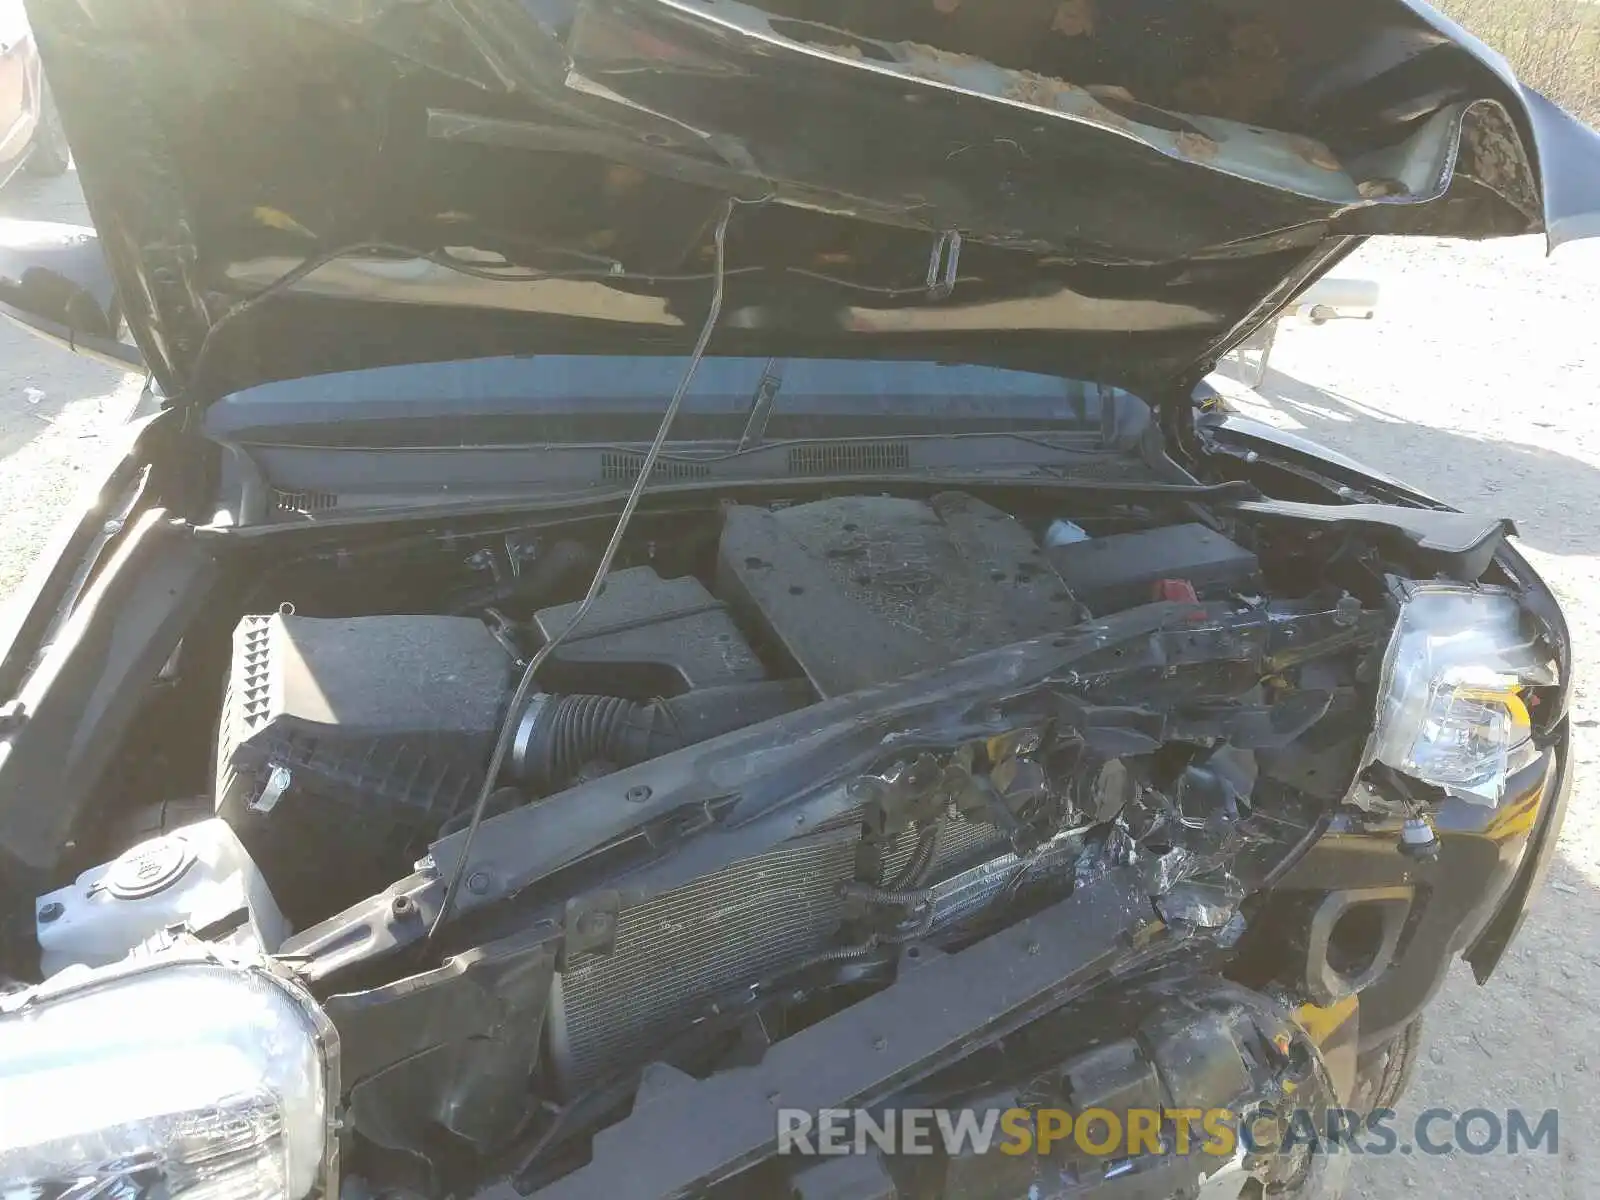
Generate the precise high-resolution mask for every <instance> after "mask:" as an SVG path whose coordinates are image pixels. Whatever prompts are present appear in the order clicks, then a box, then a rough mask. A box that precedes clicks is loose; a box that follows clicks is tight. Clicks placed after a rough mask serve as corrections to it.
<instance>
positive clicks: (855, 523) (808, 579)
mask: <svg viewBox="0 0 1600 1200" xmlns="http://www.w3.org/2000/svg"><path fill="white" fill-rule="evenodd" d="M719 554H720V556H719V560H718V590H719V592H720V593H721V594H722V595H723V596H724V597H726V598H727V599H729V601H730V602H732V603H734V604H736V605H739V606H741V607H742V608H743V609H745V610H746V612H747V613H748V614H749V615H750V616H751V617H753V618H754V619H756V620H759V621H760V622H761V623H762V624H763V625H765V626H766V627H767V628H768V629H769V630H770V631H771V632H772V635H773V637H774V639H775V640H776V641H777V642H778V643H779V644H780V645H781V646H782V647H783V649H784V650H785V651H786V652H787V653H788V654H789V655H790V657H792V658H793V659H794V661H795V663H796V664H797V665H798V666H799V668H800V669H801V671H802V672H804V674H805V675H806V677H807V678H808V679H810V681H811V683H812V684H813V686H815V687H816V688H817V690H818V692H819V693H821V694H822V695H823V696H837V695H840V694H842V693H845V692H852V691H856V690H857V689H859V688H863V687H867V686H869V685H871V684H874V683H878V682H882V681H884V680H888V679H894V678H897V677H899V676H902V675H907V674H910V673H912V672H914V671H919V670H924V669H926V668H928V667H932V666H937V665H940V664H942V663H947V662H950V661H951V660H952V659H957V658H963V657H965V656H966V655H969V654H974V653H976V652H978V651H980V650H988V649H992V648H994V647H996V646H1003V645H1006V644H1007V643H1009V642H1015V641H1021V640H1023V639H1025V638H1030V637H1039V636H1043V635H1045V634H1048V633H1050V632H1052V631H1054V630H1058V629H1061V628H1063V627H1065V626H1068V625H1072V624H1074V623H1076V622H1077V621H1079V620H1081V619H1083V615H1084V614H1083V612H1082V610H1081V607H1080V606H1079V604H1078V603H1077V601H1076V600H1075V599H1074V598H1073V595H1072V593H1071V592H1070V591H1069V590H1068V589H1067V587H1066V585H1065V584H1063V583H1062V581H1061V579H1060V577H1059V576H1058V575H1056V573H1055V572H1054V571H1053V570H1052V569H1051V567H1050V565H1049V564H1048V562H1046V561H1045V558H1044V556H1043V554H1042V553H1041V551H1040V548H1039V546H1038V544H1037V543H1036V542H1035V541H1034V539H1033V538H1032V536H1030V535H1029V533H1028V531H1027V530H1026V529H1025V528H1023V526H1022V525H1021V524H1020V523H1019V522H1018V521H1017V520H1016V519H1015V518H1014V517H1012V516H1010V515H1009V514H1007V513H1004V512H1001V511H1000V510H999V509H997V508H994V507H993V506H991V505H989V504H985V503H984V502H983V501H981V500H977V499H974V498H973V497H971V496H968V495H966V494H965V493H961V492H946V493H941V494H940V495H937V496H934V497H933V498H932V499H931V500H929V501H921V500H905V499H898V498H894V497H887V496H844V497H839V498H837V499H832V500H820V501H817V502H815V503H812V504H802V505H796V506H795V507H793V508H785V509H781V510H778V511H776V512H774V511H770V510H767V509H763V508H752V507H748V506H743V505H735V506H732V507H730V508H729V509H728V510H727V517H726V523H725V524H724V527H723V533H722V542H721V547H720V552H719Z"/></svg>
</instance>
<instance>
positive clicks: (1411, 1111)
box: [0, 174, 1600, 1200]
mask: <svg viewBox="0 0 1600 1200" xmlns="http://www.w3.org/2000/svg"><path fill="white" fill-rule="evenodd" d="M0 216H16V217H29V218H35V219H55V220H66V221H87V217H86V215H85V214H84V212H83V208H82V204H81V201H80V199H79V197H78V194H77V190H76V185H75V183H74V181H73V177H72V176H71V175H70V174H69V175H67V176H66V177H65V178H63V179H61V180H57V181H52V182H49V183H44V184H41V183H39V182H37V181H34V180H31V179H26V178H24V179H22V180H19V181H17V182H16V183H14V184H13V185H12V186H11V187H10V188H8V189H7V190H6V191H5V192H4V193H0ZM1340 273H1341V274H1355V275H1362V276H1365V277H1367V278H1372V279H1376V280H1377V281H1378V282H1379V283H1380V285H1381V287H1382V289H1383V290H1382V298H1381V301H1380V304H1379V309H1378V315H1377V318H1376V319H1375V320H1373V321H1370V322H1367V321H1346V322H1338V323H1335V324H1331V325H1328V326H1324V327H1322V328H1315V329H1314V328H1310V327H1305V326H1286V328H1285V330H1284V332H1283V333H1282V335H1281V336H1280V338H1279V344H1278V348H1277V350H1276V352H1275V353H1274V356H1273V360H1272V371H1271V372H1270V374H1269V375H1268V376H1267V378H1266V381H1265V382H1264V383H1263V384H1262V386H1261V387H1260V388H1259V389H1258V390H1257V391H1256V392H1254V393H1251V392H1248V391H1246V390H1245V389H1243V388H1242V387H1238V386H1234V385H1229V384H1228V383H1227V382H1226V381H1224V382H1223V386H1224V388H1225V389H1226V390H1227V391H1228V393H1229V394H1230V396H1232V397H1233V398H1234V403H1236V404H1237V405H1238V407H1239V408H1240V410H1241V411H1244V412H1247V413H1249V414H1250V415H1253V416H1258V417H1261V418H1262V419H1265V420H1269V421H1272V422H1274V423H1276V424H1279V425H1281V426H1284V427H1286V428H1290V429H1294V430H1297V431H1301V432H1303V433H1304V434H1306V435H1307V436H1309V437H1312V438H1314V439H1317V440H1319V441H1322V442H1324V443H1326V444H1327V445H1329V446H1332V447H1335V448H1337V449H1339V450H1342V451H1344V452H1345V453H1347V454H1350V455H1352V456H1354V457H1356V458H1357V459H1360V460H1362V461H1365V462H1367V463H1369V464H1371V465H1372V466H1375V467H1378V468H1380V469H1382V470H1385V471H1388V472H1390V473H1392V474H1394V475H1397V476H1399V477H1401V478H1403V479H1406V480H1407V481H1409V482H1411V483H1413V484H1415V485H1416V486H1419V487H1421V488H1423V489H1424V490H1426V491H1429V492H1431V493H1433V494H1434V495H1436V496H1438V497H1439V498H1441V499H1443V500H1446V501H1449V502H1450V503H1452V504H1455V505H1457V506H1458V507H1461V508H1463V509H1467V510H1470V511H1475V512H1476V511H1481V512H1485V513H1490V514H1494V515H1506V516H1511V517H1514V518H1515V519H1516V521H1517V523H1518V525H1519V527H1520V529H1521V533H1522V545H1523V547H1524V549H1525V550H1526V551H1527V553H1528V556H1529V557H1530V558H1531V559H1532V560H1533V562H1534V563H1535V565H1536V566H1537V567H1538V568H1539V570H1540V571H1542V572H1543V573H1544V575H1545V578H1546V579H1548V580H1549V581H1550V582H1551V584H1552V585H1553V586H1554V587H1555V589H1556V590H1557V591H1558V592H1559V593H1560V594H1561V597H1562V599H1563V600H1564V601H1565V603H1566V607H1567V613H1568V617H1569V619H1570V620H1571V622H1572V626H1573V632H1574V634H1575V636H1576V639H1577V643H1578V661H1579V667H1580V673H1579V677H1578V684H1577V693H1576V714H1577V722H1578V725H1579V726H1580V737H1579V740H1578V748H1577V753H1578V760H1579V768H1578V771H1579V773H1578V787H1577V791H1576V793H1575V794H1574V797H1573V802H1572V807H1571V810H1570V811H1569V813H1568V816H1567V822H1566V831H1565V834H1564V835H1563V837H1562V839H1561V846H1560V858H1559V861H1558V862H1557V863H1556V865H1555V867H1554V869H1553V870H1552V872H1551V876H1550V879H1549V881H1548V882H1547V883H1546V885H1545V888H1544V891H1543V894H1542V895H1541V896H1540V898H1539V904H1538V907H1537V909H1536V911H1535V913H1534V915H1533V916H1532V917H1531V918H1530V919H1529V921H1528V923H1527V925H1526V926H1525V927H1524V929H1523V931H1522V934H1521V936H1520V938H1519V939H1518V941H1517V944H1516V946H1515V947H1514V949H1513V950H1512V951H1511V953H1510V954H1509V956H1508V958H1507V960H1506V961H1505V963H1504V964H1503V965H1502V966H1501V969H1500V972H1499V974H1498V975H1496V977H1495V978H1494V979H1493V980H1492V981H1491V982H1490V984H1489V986H1488V987H1484V988H1479V987H1478V986H1477V985H1476V984H1475V983H1474V982H1473V981H1472V978H1471V975H1470V973H1469V972H1468V971H1467V969H1466V968H1465V967H1464V966H1460V967H1458V968H1457V969H1456V971H1455V973H1454V975H1453V976H1452V977H1451V979H1450V981H1449V983H1448V984H1447V986H1446V987H1445V989H1444V991H1443V993H1442V994H1441V996H1440V997H1439V1000H1438V1001H1437V1003H1436V1005H1435V1007H1434V1009H1433V1012H1432V1015H1431V1017H1430V1029H1429V1037H1428V1041H1427V1049H1426V1050H1425V1052H1424V1056H1423V1059H1422V1062H1421V1065H1420V1069H1419V1071H1418V1075H1417V1079H1416V1081H1415V1083H1414V1085H1413V1087H1412V1089H1411V1093H1410V1095H1409V1097H1408V1098H1407V1100H1406V1102H1405V1106H1404V1108H1403V1110H1402V1113H1401V1119H1402V1126H1404V1123H1405V1122H1406V1121H1408V1120H1409V1119H1410V1118H1413V1117H1415V1115H1416V1114H1418V1113H1420V1112H1422V1111H1424V1110H1426V1109H1430V1108H1441V1109H1449V1110H1451V1111H1452V1112H1456V1113H1460V1112H1464V1111H1466V1110H1468V1109H1473V1108H1486V1109H1490V1110H1492V1111H1494V1112H1497V1113H1500V1114H1502V1115H1503V1114H1504V1113H1505V1112H1506V1111H1507V1110H1508V1109H1511V1108H1521V1109H1524V1110H1530V1111H1532V1112H1533V1113H1540V1112H1543V1110H1545V1109H1548V1108H1556V1109H1558V1110H1559V1111H1560V1144H1559V1150H1558V1151H1557V1153H1555V1154H1546V1153H1543V1152H1540V1153H1537V1154H1531V1155H1527V1154H1525V1155H1521V1156H1510V1155H1507V1154H1505V1153H1504V1152H1503V1151H1501V1152H1496V1153H1492V1154H1488V1155H1483V1156H1474V1155H1467V1154H1463V1153H1461V1152H1460V1151H1457V1152H1456V1153H1454V1154H1451V1155H1449V1156H1446V1157H1432V1156H1425V1155H1423V1154H1421V1153H1417V1154H1413V1155H1410V1156H1404V1155H1399V1154H1396V1155H1393V1156H1387V1157H1381V1158H1379V1157H1371V1156H1368V1157H1365V1158H1363V1159H1362V1160H1361V1161H1359V1162H1358V1163H1356V1165H1355V1171H1354V1179H1355V1185H1354V1187H1353V1193H1354V1194H1355V1195H1359V1196H1363V1197H1368V1198H1370V1200H1391V1198H1393V1200H1399V1198H1401V1197H1409V1196H1411V1195H1412V1194H1414V1193H1416V1192H1418V1191H1420V1192H1421V1194H1423V1195H1447V1196H1452V1197H1455V1198H1456V1200H1479V1198H1482V1200H1491V1198H1492V1200H1508V1198H1511V1197H1529V1198H1532V1197H1538V1198H1539V1200H1552V1198H1556V1197H1560V1198H1561V1200H1583V1198H1587V1197H1596V1196H1600V1144H1597V1142H1596V1139H1595V1134H1596V1131H1597V1130H1600V1036H1597V1035H1600V823H1597V821H1596V809H1597V806H1600V771H1597V770H1596V769H1595V760H1596V758H1597V756H1600V734H1595V733H1591V732H1587V731H1590V730H1593V729H1594V728H1595V727H1596V726H1597V725H1600V678H1597V677H1595V676H1593V675H1590V674H1588V673H1587V672H1589V671H1594V670H1596V669H1597V668H1600V337H1597V335H1596V330H1597V329H1600V247H1593V248H1591V247H1587V246H1581V245H1580V246H1575V247H1569V248H1567V249H1566V250H1563V251H1561V252H1559V253H1558V254H1557V255H1556V256H1555V257H1554V258H1550V259H1547V258H1545V257H1544V254H1543V247H1542V245H1541V244H1540V243H1539V242H1537V241H1535V240H1533V239H1519V240H1516V241H1513V242H1501V243H1493V244H1483V245H1472V244H1463V243H1451V242H1437V241H1432V240H1424V241H1418V242H1398V241H1384V242H1373V243H1370V244H1369V245H1368V246H1366V247H1364V248H1363V250H1362V251H1361V253H1360V254H1359V256H1357V257H1356V258H1354V259H1352V260H1351V261H1350V262H1349V263H1348V264H1347V265H1346V266H1344V267H1342V268H1341V270H1340ZM137 392H138V382H137V381H134V380H126V379H124V378H122V377H120V376H118V375H117V374H115V373H114V372H112V371H109V370H106V369H103V368H101V367H98V366H96V365H95V364H94V363H91V362H88V361H86V360H83V359H77V358H74V357H72V356H70V355H68V354H66V353H63V352H61V351H59V350H57V349H55V348H53V347H50V346H47V345H45V344H44V343H42V342H39V341H37V340H35V339H32V338H30V337H29V336H27V335H26V334H24V333H22V332H20V331H19V330H16V329H15V328H13V327H10V326H9V325H6V326H4V327H0V463H3V466H0V511H3V512H5V513H6V519H5V521H4V528H3V532H0V596H3V595H4V594H5V593H6V592H7V591H9V590H10V588H11V587H12V586H14V584H15V582H16V580H17V579H18V578H19V577H20V575H21V574H22V572H23V570H25V569H26V566H27V563H28V561H29V560H30V559H31V556H32V554H33V553H34V551H35V548H36V547H37V545H38V543H39V540H40V537H41V535H42V534H43V533H44V532H45V531H46V530H48V529H49V528H51V527H52V526H53V524H54V523H55V521H56V520H57V519H58V518H59V517H60V515H61V513H62V511H63V509H64V508H65V506H66V505H67V503H68V502H69V500H70V499H71V498H72V497H73V496H74V495H75V494H76V492H77V490H78V487H79V483H78V480H79V478H80V477H81V475H82V473H83V471H84V468H85V464H87V463H89V462H90V461H92V459H93V458H94V456H95V455H96V454H97V453H104V450H105V436H104V435H105V432H106V431H107V430H108V429H110V428H112V427H114V426H115V424H116V423H117V422H119V421H121V420H122V419H123V418H124V416H125V415H126V414H127V412H128V411H129V409H130V408H131V406H132V404H133V403H134V401H135V399H136V397H137Z"/></svg>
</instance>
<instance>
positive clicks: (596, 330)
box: [29, 0, 1600, 403]
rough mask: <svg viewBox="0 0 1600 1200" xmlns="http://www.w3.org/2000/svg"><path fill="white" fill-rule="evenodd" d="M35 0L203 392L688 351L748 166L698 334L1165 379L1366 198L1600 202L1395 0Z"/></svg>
mask: <svg viewBox="0 0 1600 1200" xmlns="http://www.w3.org/2000/svg"><path fill="white" fill-rule="evenodd" d="M29 11H30V14H31V16H32V18H33V22H34V26H35V28H36V30H37V32H38V35H39V39H40V42H41V45H42V50H43V53H44V56H45V59H46V66H47V69H48V70H49V71H50V73H51V79H52V84H53V87H54V90H55V92H56V94H57V96H58V101H59V104H60V107H61V109H62V112H63V117H64V120H65V122H66V125H67V129H68V133H69V135H70V138H71V141H72V144H73V148H74V151H75V153H76V156H77V159H78V163H79V171H80V175H81V177H82V183H83V188H84V193H85V196H86V198H87V200H88V203H89V206H90V210H91V212H92V214H93V216H94V219H95V222H96V225H97V226H98V228H99V230H100V232H101V236H102V239H103V242H104V244H105V245H106V248H107V253H108V255H109V257H110V258H111V261H112V265H113V268H114V270H115V272H116V274H117V278H118V281H119V289H120V292H121V294H122V298H123V303H124V308H125V311H126V313H127V316H128V320H129V324H130V327H131V328H132V330H133V332H134V335H135V337H136V338H137V340H138V341H139V344H140V347H141V349H142V350H143V352H144V354H145V357H146V360H147V361H148V362H149V363H150V364H151V365H152V368H153V370H154V371H155V373H156V375H157V376H158V378H159V379H160V381H161V383H162V384H163V386H164V387H165V388H166V390H167V391H168V392H169V394H172V395H175V396H182V397H184V398H185V399H187V400H190V401H192V402H196V403H204V402H205V401H207V400H209V399H212V398H214V397H216V396H217V395H220V394H223V393H225V392H227V391H230V390H234V389H237V388H240V387H243V386H248V385H250V384H254V383H259V382H264V381H267V380H272V379H282V378H290V377H296V376H301V375H307V374H314V373H320V372H325V371H333V370H341V369H348V368H352V367H357V366H374V365H380V364H387V363H398V362H407V361H427V360H436V359H448V358H461V357H467V356H471V355H476V354H487V353H505V352H520V353H538V352H541V351H554V350H560V351H561V352H564V353H574V352H584V351H592V352H594V353H607V354H614V353H645V354H661V353H671V352H673V351H674V350H682V349H686V348H687V347H688V346H689V344H690V343H691V342H692V340H693V337H694V334H695V332H696V331H697V328H698V326H699V324H700V321H701V319H702V318H703V315H704V313H705V310H706V305H707V303H708V299H709V294H710V286H709V285H710V278H709V271H710V268H711V265H712V263H713V247H712V241H711V232H712V229H713V227H714V225H715V223H716V221H717V219H718V217H719V216H720V215H721V214H722V213H723V211H724V210H725V209H726V207H727V206H728V205H729V204H730V203H732V204H733V205H734V209H733V215H732V219H731V225H730V229H729V233H728V239H727V263H728V268H729V275H728V279H727V298H726V301H725V304H724V308H723V318H722V322H721V325H720V326H719V332H718V336H717V338H716V339H715V340H714V341H713V344H712V345H713V352H714V353H716V352H722V353H737V354H775V355H783V356H789V357H798V356H805V355H817V356H826V357H831V358H839V357H871V358H887V357H916V358H924V359H940V360H949V361H963V362H972V363H992V364H996V365H1002V366H1015V367H1025V368H1028V369H1036V370H1050V371H1056V372H1059V373H1063V374H1071V375H1074V376H1077V377H1080V378H1093V379H1099V380H1101V381H1103V382H1107V383H1117V384H1122V385H1126V386H1131V387H1135V388H1141V389H1144V390H1145V391H1146V392H1147V393H1151V392H1155V391H1159V390H1161V389H1163V388H1170V387H1171V386H1173V385H1178V384H1182V383H1184V382H1185V381H1187V380H1188V379H1191V378H1193V377H1195V376H1196V375H1198V373H1200V372H1202V371H1203V370H1204V369H1205V368H1206V367H1207V365H1208V364H1209V363H1210V362H1212V361H1213V360H1214V359H1215V357H1216V356H1217V355H1219V354H1220V353H1221V352H1223V351H1224V350H1225V349H1226V348H1227V347H1228V346H1229V345H1231V344H1233V343H1235V342H1236V341H1238V340H1239V339H1240V338H1242V337H1244V336H1245V335H1246V334H1247V333H1248V332H1249V331H1250V329H1251V328H1253V327H1254V326H1255V325H1257V324H1259V323H1260V322H1261V321H1262V320H1265V319H1267V318H1268V317H1269V316H1270V315H1271V314H1272V313H1273V312H1274V311H1275V310H1276V309H1277V308H1278V307H1280V306H1281V305H1282V304H1283V303H1284V302H1286V301H1287V300H1288V299H1289V298H1291V297H1292V295H1293V294H1294V293H1295V292H1296V291H1297V290H1299V288H1301V287H1303V286H1304V285H1305V284H1306V283H1308V282H1309V281H1310V280H1312V279H1314V278H1315V277H1316V276H1317V275H1318V274H1320V273H1321V272H1323V271H1325V270H1326V269H1327V268H1328V267H1329V266H1330V265H1331V264H1332V263H1333V262H1335V261H1337V260H1338V258H1339V257H1341V256H1342V255H1343V254H1345V253H1347V252H1348V251H1349V250H1350V249H1351V248H1353V246H1355V245H1356V244H1358V242H1359V240H1360V239H1361V238H1362V237H1363V236H1365V235H1369V234H1376V233H1401V234H1406V233H1423V234H1429V235H1434V236H1465V237H1488V236H1498V235H1507V234H1516V233H1525V232H1536V231H1543V232H1545V233H1546V234H1547V236H1548V237H1549V238H1550V240H1551V241H1552V242H1556V241H1561V240H1565V239H1568V238H1572V237H1580V236H1587V235H1590V234H1592V233H1594V232H1596V231H1597V229H1600V136H1597V135H1596V134H1595V133H1594V132H1593V131H1591V130H1588V129H1587V128H1585V127H1584V126H1583V125H1581V124H1580V123H1578V122H1577V121H1575V120H1573V119H1572V118H1570V117H1568V116H1567V115H1566V114H1564V113H1563V112H1561V111H1560V110H1559V109H1557V108H1556V107H1555V106H1553V105H1551V104H1550V103H1549V102H1548V101H1546V100H1544V99H1543V98H1542V97H1540V96H1538V95H1537V94H1536V93H1533V92H1531V91H1529V90H1527V89H1525V88H1522V87H1521V86H1520V85H1519V84H1518V83H1517V82H1516V80H1515V79H1514V78H1513V77H1512V75H1511V73H1510V71H1509V69H1508V68H1507V67H1506V65H1505V63H1504V62H1503V60H1501V59H1500V58H1499V57H1498V56H1497V55H1495V54H1494V53H1493V52H1491V51H1489V50H1487V49H1486V48H1485V47H1483V46H1482V45H1481V44H1479V43H1477V42H1476V41H1474V40H1472V39H1471V38H1470V37H1468V36H1467V35H1466V34H1464V33H1463V32H1462V31H1461V30H1460V29H1458V28H1457V27H1455V26H1453V25H1451V24H1450V23H1449V22H1447V21H1445V20H1444V19H1443V18H1441V17H1440V16H1438V15H1437V14H1436V13H1434V12H1433V11H1432V10H1431V9H1428V8H1427V7H1426V6H1423V5H1421V4H1413V3H1409V2H1407V0H1352V2H1351V3H1347V4H1341V5H1314V6H1302V5H1286V4H1271V5H1269V4H1265V3H1250V2H1246V3H1205V2H1202V0H1119V3H1117V4H1115V5H1113V4H1111V3H1109V2H1107V0H1018V2H1016V3H1009V2H1008V3H1006V4H1000V3H997V2H996V0H918V2H916V3H911V2H909V0H771V2H770V3H767V4H765V5H763V6H757V5H752V4H746V3H741V2H739V0H455V2H454V3H452V4H448V5H446V4H433V3H426V2H423V3H416V2H415V0H365V2H363V3H355V2H353V0H239V2H238V3H236V4H233V5H229V6H224V7H222V8H217V7H214V6H212V7H207V6H194V5H188V4H184V3H179V2H174V0H117V2H116V3H111V2H110V0H30V4H29ZM311 264H320V265H317V266H316V269H314V270H311V269H309V266H310V265H311ZM297 266H299V267H300V270H298V271H295V275H294V276H293V277H292V281H290V280H285V279H284V277H285V275H286V273H288V272H290V271H292V270H295V268H296V267H297ZM274 281H279V282H278V283H277V286H276V287H275V288H274V289H273V293H272V295H271V296H270V297H269V298H265V299H261V300H259V301H257V302H255V303H249V304H247V303H246V301H247V298H248V297H251V296H252V295H254V294H255V293H257V292H259V291H260V289H262V288H265V287H267V286H268V285H270V284H273V283H274Z"/></svg>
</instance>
